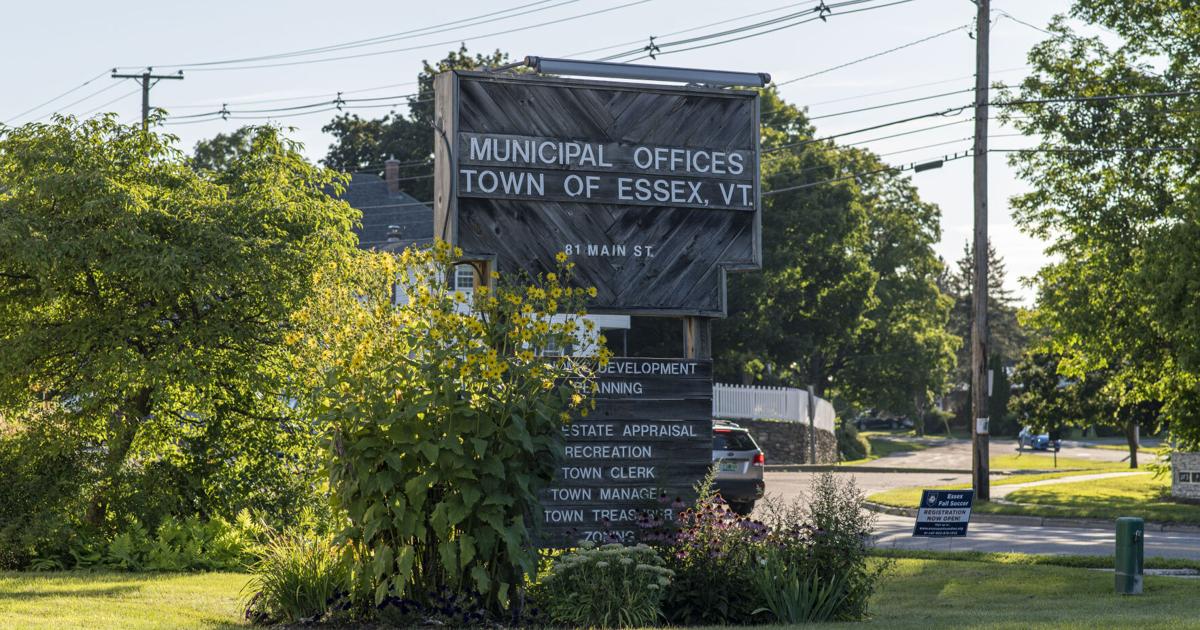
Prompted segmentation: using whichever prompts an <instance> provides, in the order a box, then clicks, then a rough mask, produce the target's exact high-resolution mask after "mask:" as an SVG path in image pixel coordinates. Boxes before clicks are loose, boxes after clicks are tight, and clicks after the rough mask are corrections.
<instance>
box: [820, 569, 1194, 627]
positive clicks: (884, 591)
mask: <svg viewBox="0 0 1200 630" xmlns="http://www.w3.org/2000/svg"><path fill="white" fill-rule="evenodd" d="M1197 595H1200V582H1198V581H1197V580H1188V579H1182V578H1166V577H1156V576H1148V577H1147V578H1146V582H1145V594H1144V595H1142V596H1139V597H1122V596H1120V595H1116V594H1115V593H1114V592H1113V574H1112V573H1107V572H1101V571H1094V570H1091V569H1076V568H1065V567H1055V566H1032V565H1020V564H997V563H993V562H963V561H951V560H934V559H928V560H920V559H903V560H897V561H896V566H895V567H894V568H893V570H892V573H891V574H890V575H889V576H888V577H887V578H885V580H884V582H883V584H882V585H881V586H880V589H879V592H878V594H877V595H876V597H875V599H874V600H873V601H872V605H871V614H872V616H873V618H872V619H871V621H870V622H869V623H868V624H866V625H867V626H869V627H879V628H889V629H891V628H914V629H921V630H924V629H928V628H989V629H999V628H1014V629H1015V628H1079V629H1086V630H1093V629H1094V628H1097V627H1102V628H1134V627H1136V628H1164V629H1165V628H1200V617H1198V616H1197V615H1196V603H1195V602H1196V598H1197ZM831 627H832V626H831ZM837 627H846V628H853V627H860V626H856V625H852V624H840V625H839V626H837Z"/></svg>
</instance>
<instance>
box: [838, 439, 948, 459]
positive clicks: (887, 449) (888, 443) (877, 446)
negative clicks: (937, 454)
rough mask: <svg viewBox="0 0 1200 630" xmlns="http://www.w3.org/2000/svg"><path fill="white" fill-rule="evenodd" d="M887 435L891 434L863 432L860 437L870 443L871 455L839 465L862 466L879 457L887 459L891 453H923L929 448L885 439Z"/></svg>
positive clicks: (919, 444) (916, 443) (913, 443)
mask: <svg viewBox="0 0 1200 630" xmlns="http://www.w3.org/2000/svg"><path fill="white" fill-rule="evenodd" d="M889 435H892V434H889V433H873V432H863V433H862V436H863V437H865V438H867V442H870V443H871V454H870V455H868V456H867V457H864V458H862V459H855V460H851V461H845V462H841V463H842V464H843V465H846V464H862V463H864V462H870V461H874V460H877V459H879V458H880V457H887V456H888V455H892V454H893V453H907V452H910V451H923V450H925V449H927V448H929V447H928V446H926V445H924V444H921V443H919V442H902V441H900V440H894V439H890V438H889V437H887V436H889Z"/></svg>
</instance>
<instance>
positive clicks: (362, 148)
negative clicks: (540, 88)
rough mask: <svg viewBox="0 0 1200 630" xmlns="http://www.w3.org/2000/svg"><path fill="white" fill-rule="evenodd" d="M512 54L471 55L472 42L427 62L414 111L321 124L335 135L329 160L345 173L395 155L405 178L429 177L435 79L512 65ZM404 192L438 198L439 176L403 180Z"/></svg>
mask: <svg viewBox="0 0 1200 630" xmlns="http://www.w3.org/2000/svg"><path fill="white" fill-rule="evenodd" d="M507 61H508V55H507V54H505V53H501V52H500V51H495V52H493V53H491V54H487V55H483V54H476V55H471V54H469V53H468V52H467V48H466V46H465V45H464V46H462V47H460V48H459V50H457V51H452V52H450V53H449V54H448V55H446V57H445V58H444V59H442V60H441V61H438V62H437V63H435V64H430V63H429V62H428V61H426V62H424V64H423V68H422V70H421V73H420V74H419V75H417V93H416V95H414V96H412V97H410V98H409V99H408V115H407V116H406V115H404V114H402V113H399V112H395V111H393V112H391V113H389V114H387V115H386V116H384V117H383V118H373V119H365V118H360V117H359V116H358V115H357V114H342V115H340V116H338V117H336V118H334V119H333V120H332V121H330V122H329V124H327V125H325V126H324V127H322V128H321V131H324V132H325V133H329V134H333V137H334V142H333V144H332V145H330V147H329V152H328V153H327V154H326V156H325V160H324V163H325V165H326V166H329V167H330V168H334V169H337V170H340V171H346V172H353V171H376V172H379V171H382V170H383V163H384V161H386V160H388V159H390V158H395V159H397V160H399V161H400V163H401V164H403V165H404V166H402V167H401V172H400V175H401V177H419V176H422V175H427V174H429V173H430V172H431V171H432V166H433V142H434V127H433V78H434V77H435V76H437V75H438V74H439V73H441V72H445V71H447V70H475V69H478V68H486V67H490V66H496V65H501V64H504V63H507ZM400 188H401V190H403V191H404V192H406V193H408V194H410V195H412V196H413V197H416V198H417V199H420V200H427V199H432V198H433V179H432V178H425V179H411V180H405V181H402V182H400Z"/></svg>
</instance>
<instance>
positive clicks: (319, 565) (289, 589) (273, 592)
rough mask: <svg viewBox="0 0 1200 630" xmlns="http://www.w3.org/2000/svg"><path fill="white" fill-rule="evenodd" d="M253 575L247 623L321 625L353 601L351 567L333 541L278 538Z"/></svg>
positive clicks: (269, 545)
mask: <svg viewBox="0 0 1200 630" xmlns="http://www.w3.org/2000/svg"><path fill="white" fill-rule="evenodd" d="M250 573H251V578H250V582H248V583H247V584H246V586H245V589H244V591H243V593H249V594H250V598H249V602H248V603H247V606H246V618H247V619H251V620H253V621H255V622H259V623H264V622H265V623H279V622H282V623H295V622H298V621H303V620H317V619H320V618H322V617H324V616H326V615H327V614H328V613H330V612H331V611H332V610H334V609H335V608H339V607H341V606H344V604H345V602H346V601H348V599H349V596H350V587H351V581H350V580H351V572H350V566H349V564H348V563H346V562H345V561H344V560H343V558H342V554H341V552H340V550H339V549H338V548H337V547H336V546H335V545H334V544H333V542H332V539H331V538H328V537H326V538H312V537H306V536H303V535H300V534H295V533H289V534H282V535H279V536H276V537H275V538H273V539H272V540H271V541H270V542H269V543H267V544H266V545H265V546H264V548H263V550H262V555H261V557H260V558H259V559H258V561H257V562H255V563H254V564H253V565H252V566H251V567H250Z"/></svg>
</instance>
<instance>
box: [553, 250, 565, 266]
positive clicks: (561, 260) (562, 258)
mask: <svg viewBox="0 0 1200 630" xmlns="http://www.w3.org/2000/svg"><path fill="white" fill-rule="evenodd" d="M554 260H557V261H558V262H559V263H560V264H561V263H565V262H567V252H558V253H557V254H555V255H554Z"/></svg>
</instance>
